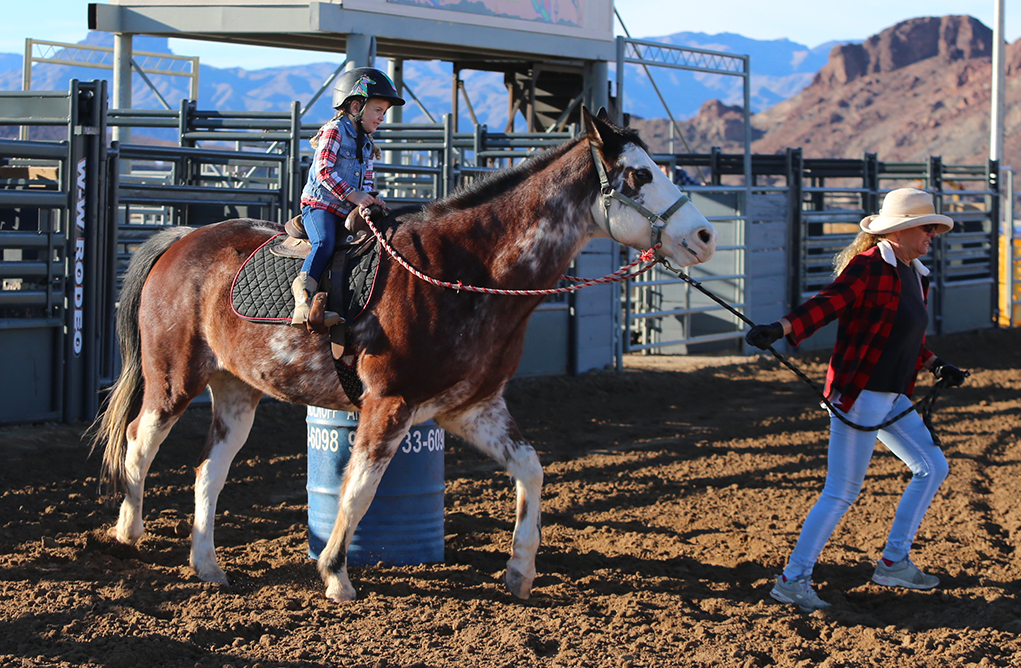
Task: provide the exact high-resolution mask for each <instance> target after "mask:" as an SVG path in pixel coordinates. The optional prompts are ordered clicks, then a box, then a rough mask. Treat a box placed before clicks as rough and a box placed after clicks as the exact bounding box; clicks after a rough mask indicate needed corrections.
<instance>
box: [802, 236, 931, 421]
mask: <svg viewBox="0 0 1021 668" xmlns="http://www.w3.org/2000/svg"><path fill="white" fill-rule="evenodd" d="M900 290H901V281H900V276H899V275H898V273H897V267H894V266H891V265H890V264H888V263H887V262H886V261H885V260H883V258H882V257H881V256H880V253H879V248H878V247H876V246H873V247H872V248H870V249H869V250H867V251H865V252H864V253H859V254H858V255H856V256H855V257H854V258H853V259H852V260H851V262H850V263H849V264H848V265H847V267H846V268H845V269H844V271H842V272H841V273H840V275H839V276H837V278H836V279H835V280H834V281H833V282H832V283H830V284H829V285H828V286H827V287H825V288H824V289H823V290H822V291H821V292H820V293H819V294H817V295H816V296H814V297H812V298H811V299H809V300H808V301H806V302H805V303H804V304H802V305H801V306H799V307H797V308H796V309H794V310H793V311H791V312H790V313H789V314H787V315H786V316H784V319H785V320H787V322H789V323H790V324H791V328H792V331H791V333H790V335H788V337H787V340H788V341H790V343H791V344H792V345H797V344H798V343H800V342H801V341H804V340H805V339H806V338H808V337H809V336H811V335H812V334H814V333H815V332H816V331H818V330H819V329H820V328H822V327H823V326H825V325H827V324H829V323H830V322H832V321H833V320H834V319H836V318H839V320H838V323H837V342H836V344H835V345H834V346H833V355H832V357H830V365H829V368H828V369H827V371H826V389H825V394H826V398H827V399H829V400H830V401H832V402H834V405H836V406H837V407H838V408H840V410H842V411H848V410H850V408H851V406H852V405H853V404H854V402H855V400H856V399H857V398H858V395H859V394H861V391H862V390H863V389H864V388H865V384H866V383H867V382H868V380H869V377H870V376H871V375H872V370H873V369H875V367H876V363H877V362H878V361H879V356H880V355H881V354H882V352H883V348H884V347H885V346H886V341H887V339H888V338H889V337H890V330H891V329H893V319H894V316H896V315H897V307H898V305H899V304H900ZM928 293H929V279H928V278H926V277H924V276H923V277H922V296H923V298H927V297H928ZM930 357H932V352H930V351H929V350H928V349H927V348H926V347H925V337H924V335H923V337H922V347H921V349H920V350H919V351H918V362H917V364H916V366H915V370H916V371H917V370H918V369H920V368H921V367H922V364H923V363H924V362H926V361H927V360H928V359H929V358H930ZM914 388H915V382H914V379H912V381H911V385H910V387H908V396H910V395H911V393H912V392H913V391H914Z"/></svg>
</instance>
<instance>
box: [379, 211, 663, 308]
mask: <svg viewBox="0 0 1021 668" xmlns="http://www.w3.org/2000/svg"><path fill="white" fill-rule="evenodd" d="M363 218H364V219H365V222H366V224H368V226H369V229H370V230H372V234H373V235H374V236H375V237H376V240H377V241H379V245H380V246H382V247H383V250H385V251H386V252H387V254H388V255H390V257H392V258H393V259H394V260H395V261H396V262H397V264H399V265H401V266H402V267H404V268H405V269H407V270H408V272H409V273H411V275H412V276H415V277H417V278H420V279H421V280H423V281H425V282H426V283H430V284H432V285H436V286H438V287H441V288H449V289H451V290H457V291H461V290H465V291H467V292H482V293H485V294H490V295H509V296H512V297H534V296H536V295H555V294H561V293H564V292H575V291H577V290H581V289H582V288H587V287H591V286H593V285H598V284H600V283H619V282H620V281H625V280H627V279H629V278H634V277H635V276H640V275H641V274H644V273H645V272H647V271H649V270H650V269H652V268H653V267H654V266H656V250H658V249H659V246H660V245H659V244H656V245H655V246H653V247H652V248H649V249H648V250H644V251H642V252H641V254H640V255H639V256H638V259H637V260H635V261H634V262H632V263H631V264H629V265H627V266H625V267H621V268H620V269H618V270H617V271H615V272H613V273H612V274H608V275H606V276H603V277H602V278H578V277H577V276H567V275H564V276H563V278H564V279H566V280H568V281H572V282H574V283H576V285H569V286H566V287H563V288H549V289H547V290H503V289H500V288H483V287H479V286H477V285H465V284H464V283H462V282H461V281H457V282H456V283H451V282H448V281H441V280H439V279H436V278H433V277H432V276H427V275H425V274H423V273H422V272H421V271H419V270H418V269H415V268H414V267H412V266H411V265H410V264H408V262H407V260H405V259H404V258H403V257H401V256H400V255H399V254H398V253H397V251H395V250H394V249H393V247H391V246H390V244H389V243H387V241H386V239H384V238H383V235H382V234H381V233H380V231H379V230H378V229H376V226H375V225H373V224H372V221H371V220H370V219H369V218H368V217H366V216H363ZM643 262H649V263H651V264H649V265H648V266H646V267H643V268H641V269H639V270H637V271H634V272H631V269H632V268H634V267H636V266H637V265H639V264H641V263H643Z"/></svg>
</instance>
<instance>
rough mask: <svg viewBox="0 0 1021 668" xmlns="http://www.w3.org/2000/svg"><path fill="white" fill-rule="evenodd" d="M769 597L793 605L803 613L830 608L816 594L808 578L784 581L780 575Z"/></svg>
mask: <svg viewBox="0 0 1021 668" xmlns="http://www.w3.org/2000/svg"><path fill="white" fill-rule="evenodd" d="M769 595H770V596H772V597H773V598H775V599H776V600H778V601H780V602H781V603H793V604H794V605H796V606H798V607H799V608H801V610H802V611H803V612H812V611H813V610H822V609H823V608H828V607H830V604H829V603H827V602H826V601H824V600H822V599H821V598H819V596H818V595H817V594H816V593H815V590H814V589H812V583H811V582H810V581H809V580H808V578H807V577H806V578H798V579H797V580H787V581H784V576H783V575H780V576H778V577H777V578H776V584H775V585H773V590H772V591H770V592H769Z"/></svg>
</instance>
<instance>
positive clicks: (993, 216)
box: [623, 149, 1021, 353]
mask: <svg viewBox="0 0 1021 668" xmlns="http://www.w3.org/2000/svg"><path fill="white" fill-rule="evenodd" d="M655 157H656V160H657V161H658V162H659V163H660V164H662V165H663V166H664V167H665V168H667V170H668V171H670V172H671V173H674V171H675V170H676V169H677V168H684V167H687V168H689V169H690V168H693V167H694V168H698V169H699V170H700V171H701V170H703V169H705V170H708V172H709V173H710V174H711V179H710V183H709V184H708V185H705V186H682V188H683V189H684V190H685V191H686V192H688V193H689V194H690V195H691V197H692V200H693V201H694V202H695V203H696V205H697V206H698V207H699V208H700V210H702V211H703V213H705V214H706V216H707V218H708V219H709V220H710V221H711V222H712V223H713V224H714V225H715V226H716V227H717V230H718V231H719V233H720V244H719V252H718V254H717V256H716V257H714V258H713V259H712V260H710V261H709V262H708V263H705V264H703V265H697V266H695V267H692V268H691V269H690V270H689V274H690V275H691V276H692V277H693V278H695V279H697V280H699V281H700V282H702V283H703V284H704V285H705V286H706V288H708V289H710V290H712V291H713V292H715V293H717V294H718V295H719V296H720V297H721V298H723V299H724V300H726V301H728V302H729V303H731V304H732V305H733V306H735V308H738V309H739V310H744V311H745V313H746V315H749V314H750V312H751V311H752V310H754V308H755V306H756V305H755V304H751V303H749V302H750V301H751V300H750V299H749V298H748V293H749V286H750V281H752V280H754V281H756V283H757V286H756V287H757V288H759V293H760V295H761V294H778V293H781V292H782V293H783V294H784V297H783V304H782V305H781V306H779V308H781V309H782V310H780V311H779V312H770V313H769V314H768V317H770V318H771V319H777V318H779V317H780V316H782V315H783V314H784V313H786V312H787V311H788V310H789V309H791V308H793V307H794V306H796V305H797V304H800V303H801V302H802V301H803V300H804V299H806V298H808V297H810V296H811V295H812V294H814V293H815V292H817V291H818V290H819V289H821V288H823V287H825V286H826V285H828V284H829V283H830V281H832V280H833V264H832V262H833V256H834V255H835V254H836V253H837V252H838V251H840V250H841V249H842V248H844V247H845V246H847V244H848V243H850V241H851V240H852V239H853V238H854V236H855V235H856V234H857V232H858V229H859V228H858V223H859V221H860V220H861V219H862V218H863V217H864V216H866V215H869V214H872V213H877V212H878V210H879V206H880V204H881V202H882V198H883V196H884V195H885V194H886V193H887V192H889V191H890V190H892V189H894V188H898V187H905V186H912V187H917V188H921V189H924V190H927V191H928V192H930V193H932V195H933V197H934V200H935V202H936V209H937V211H940V212H942V213H945V214H946V215H948V216H950V217H951V218H953V219H954V222H955V226H954V229H953V230H952V231H951V232H950V233H948V234H944V235H940V236H939V237H937V238H936V239H935V240H934V243H933V244H932V252H931V253H930V255H929V256H927V258H925V260H924V261H925V263H926V264H927V265H928V267H929V269H930V270H931V271H932V272H933V282H932V287H931V291H930V299H929V303H930V309H929V310H930V315H931V318H932V323H931V327H930V332H931V333H935V334H949V333H954V332H961V331H967V330H972V329H978V328H982V327H990V326H993V325H994V323H996V322H997V320H998V313H999V310H1000V308H1001V307H1000V297H999V294H998V293H999V290H998V289H997V279H998V277H999V275H1000V272H999V269H998V265H999V250H998V245H999V229H1000V226H999V223H998V221H999V220H1000V218H1001V211H1000V202H1001V195H1002V199H1005V201H1008V202H1013V188H1012V181H1011V183H1010V184H1007V185H1003V184H1001V183H1000V178H999V169H998V165H997V164H996V163H995V162H990V163H989V164H986V165H945V164H944V163H943V162H942V160H941V159H940V158H938V157H932V158H930V159H929V160H928V161H926V162H918V163H914V162H910V163H909V162H904V163H900V162H884V161H880V160H878V158H877V157H876V156H875V155H873V154H866V155H865V156H864V157H863V158H862V159H860V160H851V159H847V160H823V159H805V158H803V157H802V154H801V151H800V150H799V149H790V150H788V151H787V154H786V155H774V156H759V155H756V156H752V169H751V173H752V177H751V182H752V183H751V187H750V189H749V190H746V189H745V186H744V184H742V185H740V186H727V185H725V184H726V183H727V182H728V180H741V179H743V172H744V170H745V166H744V164H743V162H744V156H742V155H726V154H722V153H720V152H718V151H715V150H714V151H713V152H712V153H710V154H707V155H692V154H676V155H657V156H655ZM749 191H750V194H749ZM749 199H750V201H749ZM765 200H771V201H772V202H773V204H774V206H771V207H770V206H767V207H764V208H763V207H761V204H762V202H763V201H765ZM777 201H779V202H780V203H781V206H775V203H776V202H777ZM756 202H758V203H759V205H760V210H758V211H756V212H752V211H751V209H753V208H755V206H756V204H755V203H756ZM769 224H772V225H773V229H772V231H771V232H770V233H769V234H765V235H763V234H761V233H759V234H757V235H755V236H756V239H755V240H754V241H753V242H750V241H749V231H750V230H751V229H752V228H750V227H749V226H750V225H753V226H758V227H762V226H766V225H769ZM759 237H762V238H761V239H760V238H759ZM1018 248H1019V250H1021V244H1019V246H1018ZM1012 249H1013V247H1012V248H1011V249H1010V250H1012ZM768 251H777V252H768ZM781 251H782V252H781ZM1009 257H1011V258H1012V257H1014V255H1010V256H1009ZM1005 261H1011V260H1009V259H1008V260H1005ZM763 262H772V263H775V262H783V263H784V264H785V266H783V267H782V268H780V270H779V271H777V268H776V267H772V268H769V269H768V270H767V269H766V268H764V267H762V266H761V263H763ZM1015 271H1017V272H1018V277H1019V278H1021V270H1018V269H1016V268H1015ZM751 276H755V278H754V279H752V278H750V277H751ZM782 276H786V279H785V280H786V285H779V284H778V285H777V286H775V288H772V289H765V290H764V289H762V283H764V282H768V281H769V280H784V279H782ZM778 277H780V278H778ZM1011 289H1013V284H1012V287H1011ZM1019 297H1021V295H1019ZM1011 304H1012V303H1011ZM1009 307H1010V308H1013V306H1012V305H1011V306H1009ZM759 310H760V312H763V310H762V309H761V308H760V309H759ZM774 311H775V309H774ZM753 319H754V318H753ZM744 329H745V327H744V325H743V323H741V322H740V321H738V320H737V318H735V317H734V316H733V315H731V314H729V313H728V312H726V311H725V310H724V309H722V307H720V306H718V305H716V304H715V303H714V302H712V301H710V300H708V298H706V297H704V296H702V295H700V294H699V293H697V292H693V289H692V288H691V287H690V285H689V284H687V283H685V282H682V281H680V280H678V279H676V278H674V277H673V276H672V275H671V274H669V273H668V272H665V271H662V270H655V271H653V272H649V274H647V275H645V276H642V277H640V278H638V279H636V280H633V281H631V282H630V284H629V287H628V289H627V290H626V292H625V295H624V346H623V350H624V352H629V353H631V352H642V353H651V352H659V353H691V352H712V351H720V350H728V349H729V350H732V351H733V352H735V353H740V352H742V351H743V350H744V346H743V344H742V342H741V339H742V338H743V332H744ZM831 336H832V333H830V334H823V335H821V336H820V335H817V336H816V337H813V339H812V341H811V343H807V344H806V345H807V346H809V347H824V346H827V345H830V343H832V341H831Z"/></svg>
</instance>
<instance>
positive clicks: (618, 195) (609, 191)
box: [588, 139, 699, 260]
mask: <svg viewBox="0 0 1021 668" xmlns="http://www.w3.org/2000/svg"><path fill="white" fill-rule="evenodd" d="M588 146H589V150H590V151H591V152H592V161H593V162H594V163H596V174H598V175H599V192H600V193H601V194H602V197H603V217H604V218H606V232H607V234H609V235H610V238H611V239H613V240H614V241H617V240H616V239H614V237H613V230H612V229H611V226H610V200H611V199H615V200H617V201H618V202H620V203H621V204H623V205H625V206H627V207H629V208H631V209H634V210H635V211H637V212H638V213H639V214H641V215H642V217H643V218H645V219H646V220H648V221H649V225H650V226H651V227H652V246H653V247H656V246H658V245H659V243H660V237H661V236H662V234H663V228H664V227H666V221H667V219H668V218H670V216H672V215H674V214H675V213H676V212H677V210H678V209H680V208H681V207H682V206H684V205H685V204H687V203H689V202H690V201H691V198H690V197H688V196H687V195H685V194H684V193H681V196H680V197H678V198H677V201H676V202H674V203H673V204H671V205H670V208H668V209H667V210H666V211H664V212H663V213H653V212H652V211H649V210H648V209H646V208H645V207H644V206H642V205H641V204H639V203H638V202H636V201H634V200H633V199H631V198H630V197H628V196H627V195H625V194H624V193H622V192H621V191H619V190H617V189H616V188H614V187H613V186H612V185H610V179H609V178H607V176H606V167H604V166H603V161H602V159H601V158H600V157H599V153H598V151H596V145H595V144H594V143H592V140H591V139H589V142H588ZM618 243H619V242H618ZM681 245H682V246H684V250H686V251H688V252H689V253H691V254H692V255H694V256H695V259H696V260H698V259H699V258H698V254H697V253H696V252H695V251H693V250H691V248H689V247H688V244H687V242H685V241H684V240H683V239H681ZM656 258H657V259H659V260H662V259H663V258H662V256H660V254H659V250H658V249H657V250H656Z"/></svg>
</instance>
